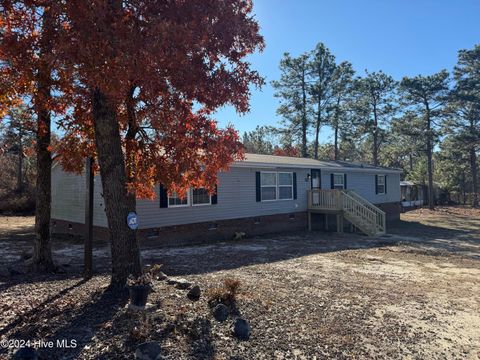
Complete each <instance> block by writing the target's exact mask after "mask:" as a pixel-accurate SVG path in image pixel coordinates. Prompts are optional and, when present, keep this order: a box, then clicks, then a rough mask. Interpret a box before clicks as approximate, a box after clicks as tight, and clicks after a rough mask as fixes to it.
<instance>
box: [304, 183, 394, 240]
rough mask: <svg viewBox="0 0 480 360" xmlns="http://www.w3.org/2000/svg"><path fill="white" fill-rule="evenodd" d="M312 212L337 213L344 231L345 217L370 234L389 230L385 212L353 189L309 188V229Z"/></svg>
mask: <svg viewBox="0 0 480 360" xmlns="http://www.w3.org/2000/svg"><path fill="white" fill-rule="evenodd" d="M312 212H314V213H315V212H316V213H325V214H332V213H333V214H336V215H337V230H338V231H340V232H341V231H343V218H345V219H347V220H348V221H349V222H350V223H351V224H352V225H353V226H355V227H357V228H358V229H360V230H361V231H362V232H364V233H365V234H367V235H369V236H375V235H383V234H385V233H386V231H387V227H386V215H385V212H383V211H382V210H380V209H379V208H378V207H376V206H375V205H373V204H372V203H371V202H369V201H368V200H366V199H364V198H363V197H361V196H360V195H358V194H357V193H356V192H355V191H352V190H327V189H313V190H309V191H308V222H309V223H308V225H309V229H311V213H312Z"/></svg>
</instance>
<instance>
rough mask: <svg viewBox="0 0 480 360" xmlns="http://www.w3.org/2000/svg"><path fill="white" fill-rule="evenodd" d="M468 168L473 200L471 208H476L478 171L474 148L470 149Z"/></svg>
mask: <svg viewBox="0 0 480 360" xmlns="http://www.w3.org/2000/svg"><path fill="white" fill-rule="evenodd" d="M470 167H471V170H472V185H473V200H472V206H473V207H478V169H477V153H476V151H475V148H471V149H470Z"/></svg>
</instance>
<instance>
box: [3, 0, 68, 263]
mask: <svg viewBox="0 0 480 360" xmlns="http://www.w3.org/2000/svg"><path fill="white" fill-rule="evenodd" d="M56 21H57V18H56V15H55V14H53V11H52V8H51V7H50V6H48V2H46V1H13V0H2V1H1V2H0V72H1V74H2V81H1V84H0V90H1V95H0V98H2V97H3V98H6V99H9V100H10V101H8V102H3V101H2V104H1V105H0V112H2V111H5V110H8V109H9V108H12V107H13V106H14V105H15V103H17V104H18V102H19V101H23V102H24V103H25V104H29V105H31V106H32V108H33V110H34V113H35V116H36V122H35V125H34V126H33V130H34V131H35V132H36V153H37V181H36V186H37V192H36V214H35V234H36V236H35V244H34V252H33V257H32V259H31V260H30V265H31V267H32V269H33V270H36V271H52V270H54V268H55V267H54V264H53V260H52V254H51V245H50V202H51V184H50V178H51V175H50V173H51V165H52V156H51V148H50V137H51V130H50V128H51V117H52V113H55V112H57V113H59V112H61V110H60V109H61V108H62V106H61V105H60V103H59V102H57V101H56V100H57V99H56V97H54V96H53V95H52V92H54V91H58V88H59V85H60V83H61V81H60V77H59V76H58V72H57V74H56V75H55V55H54V53H53V51H54V43H55V34H56V26H57V24H58V23H57V22H56Z"/></svg>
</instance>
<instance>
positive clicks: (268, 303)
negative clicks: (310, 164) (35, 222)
mask: <svg viewBox="0 0 480 360" xmlns="http://www.w3.org/2000/svg"><path fill="white" fill-rule="evenodd" d="M421 211H423V210H421ZM450 211H456V210H450ZM420 214H421V212H420V211H417V212H410V213H408V214H406V215H404V216H403V218H404V220H406V221H405V222H402V223H401V224H399V225H398V226H397V227H396V228H394V230H392V231H393V232H394V234H393V235H391V236H390V237H386V238H385V237H383V238H379V239H368V238H366V237H363V236H358V235H351V234H345V235H344V236H340V235H336V234H325V233H321V232H318V233H316V232H314V233H303V234H298V235H276V236H271V237H268V238H259V239H246V240H242V241H240V242H235V243H224V244H217V245H209V246H203V247H202V246H198V247H188V248H178V249H163V250H158V249H157V250H155V251H153V250H152V251H151V252H147V253H146V254H145V256H146V258H147V260H148V261H150V262H161V263H163V264H164V271H165V272H166V273H167V275H180V276H182V277H184V278H186V279H188V280H189V281H191V282H192V283H194V284H198V285H200V287H201V289H202V296H201V298H200V300H199V301H197V302H193V301H190V300H189V299H187V297H186V292H187V291H186V290H179V289H176V288H175V287H173V286H170V285H167V284H166V282H164V281H156V282H155V292H154V293H152V294H151V295H150V297H149V302H150V303H151V306H150V307H149V308H148V310H147V311H146V312H142V313H140V312H134V311H131V310H128V309H126V307H125V305H126V298H125V297H124V296H122V295H118V294H114V293H110V292H108V291H105V289H106V287H107V285H108V281H109V279H108V277H107V276H106V275H98V276H95V277H94V278H93V279H91V280H89V281H87V282H84V281H82V280H81V279H80V278H78V277H75V274H73V273H72V274H69V275H65V276H48V277H42V276H38V277H28V278H27V277H22V276H19V277H14V278H12V279H11V280H9V281H6V282H4V283H3V284H0V291H1V300H0V313H2V314H3V317H2V318H1V319H0V329H1V330H0V338H1V339H6V338H8V339H25V340H28V339H30V340H40V339H43V340H56V339H65V340H67V341H68V340H72V339H74V340H76V341H77V343H78V346H77V347H76V348H58V347H56V348H54V349H42V350H41V353H42V356H43V358H45V359H57V358H58V359H59V358H71V359H74V358H80V359H99V358H101V359H122V358H124V359H132V358H133V354H134V351H135V349H136V347H137V346H138V344H140V343H142V342H144V341H157V342H158V343H159V344H160V345H161V348H162V356H163V357H164V358H166V359H193V358H198V359H271V358H274V359H275V358H277V359H293V358H298V359H301V358H305V359H312V358H314V357H315V356H316V357H317V358H339V359H342V358H345V359H346V358H361V359H384V358H398V359H400V358H414V359H427V358H429V359H437V358H438V359H443V358H445V359H454V358H455V359H456V358H466V359H474V358H478V356H479V352H478V351H479V349H480V333H479V332H478V324H479V323H480V314H479V313H478V308H479V306H480V280H479V279H480V257H479V255H480V252H479V251H478V247H475V246H477V245H478V243H479V242H480V238H479V237H478V231H480V230H478V231H477V232H475V230H469V231H468V232H459V230H460V229H459V228H458V227H459V225H458V222H459V221H460V220H459V218H458V215H452V214H451V213H449V214H448V215H439V219H437V220H438V221H439V222H440V223H441V224H442V226H434V225H432V224H433V220H432V219H429V220H428V221H427V220H426V219H425V218H422V217H421V216H420ZM448 217H450V218H451V219H452V222H453V223H454V226H452V227H451V228H447V227H445V226H446V225H445V222H446V221H447V218H448ZM415 219H417V222H416V223H414V221H415ZM419 219H420V220H419ZM461 221H463V222H465V221H468V219H467V220H465V219H464V218H462V219H461ZM471 221H473V222H474V223H475V222H476V221H477V220H476V219H473V218H472V219H471ZM412 226H417V227H418V228H419V229H423V230H427V229H430V233H429V234H433V235H429V236H427V235H425V237H423V238H422V237H419V238H414V237H413V236H411V235H409V236H405V235H404V233H405V232H406V231H409V229H411V228H412ZM415 229H417V228H415ZM451 231H456V232H455V233H454V234H455V235H456V236H457V237H456V238H452V237H451V236H450V234H451ZM442 234H443V235H445V234H447V236H443V237H442ZM417 235H420V234H417ZM455 239H457V240H455ZM440 240H442V241H440ZM443 240H444V241H451V242H453V244H450V243H448V246H447V245H445V243H444V241H443ZM472 246H473V247H472ZM226 278H230V279H238V280H239V281H240V284H241V285H240V288H239V290H238V294H237V296H236V302H235V304H234V308H235V313H236V315H235V316H243V317H245V318H246V319H248V320H249V321H250V323H251V326H252V336H251V339H250V340H249V341H244V342H242V341H238V340H236V339H235V338H234V337H233V336H232V333H231V326H232V322H233V317H230V318H229V319H228V320H227V321H226V322H225V323H219V322H217V321H215V320H214V318H213V316H212V315H211V310H210V307H209V305H208V297H207V296H206V294H207V293H209V289H215V288H217V287H218V286H220V285H221V284H222V282H223V280H224V279H226ZM11 351H12V350H10V353H11ZM7 354H8V352H7V351H5V350H4V351H3V352H2V350H0V356H7Z"/></svg>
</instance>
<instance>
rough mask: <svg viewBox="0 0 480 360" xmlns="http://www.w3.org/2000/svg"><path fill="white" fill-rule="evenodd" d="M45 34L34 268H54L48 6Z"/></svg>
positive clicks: (40, 79)
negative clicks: (46, 59) (46, 58)
mask: <svg viewBox="0 0 480 360" xmlns="http://www.w3.org/2000/svg"><path fill="white" fill-rule="evenodd" d="M42 16H43V27H44V29H43V30H44V36H43V38H42V40H41V54H40V58H41V59H42V60H43V61H41V62H40V65H39V68H38V73H37V94H36V96H35V98H34V107H35V112H36V115H37V133H36V141H37V144H36V151H37V179H36V186H37V188H36V192H37V193H36V198H35V206H36V210H35V243H34V248H33V256H32V258H31V259H30V266H31V269H32V270H33V271H47V272H49V271H53V270H54V269H55V266H54V264H53V259H52V249H51V242H50V241H51V238H50V210H51V188H52V185H51V170H52V156H51V153H50V148H49V147H50V136H51V114H50V110H49V109H48V102H49V100H50V99H51V69H50V65H49V64H48V63H47V62H46V61H45V60H44V58H45V56H48V55H49V53H50V52H51V44H50V41H49V40H50V39H49V37H48V34H49V33H51V31H52V28H53V24H52V21H53V19H52V16H51V14H50V12H49V10H48V9H45V11H44V12H43V15H42Z"/></svg>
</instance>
